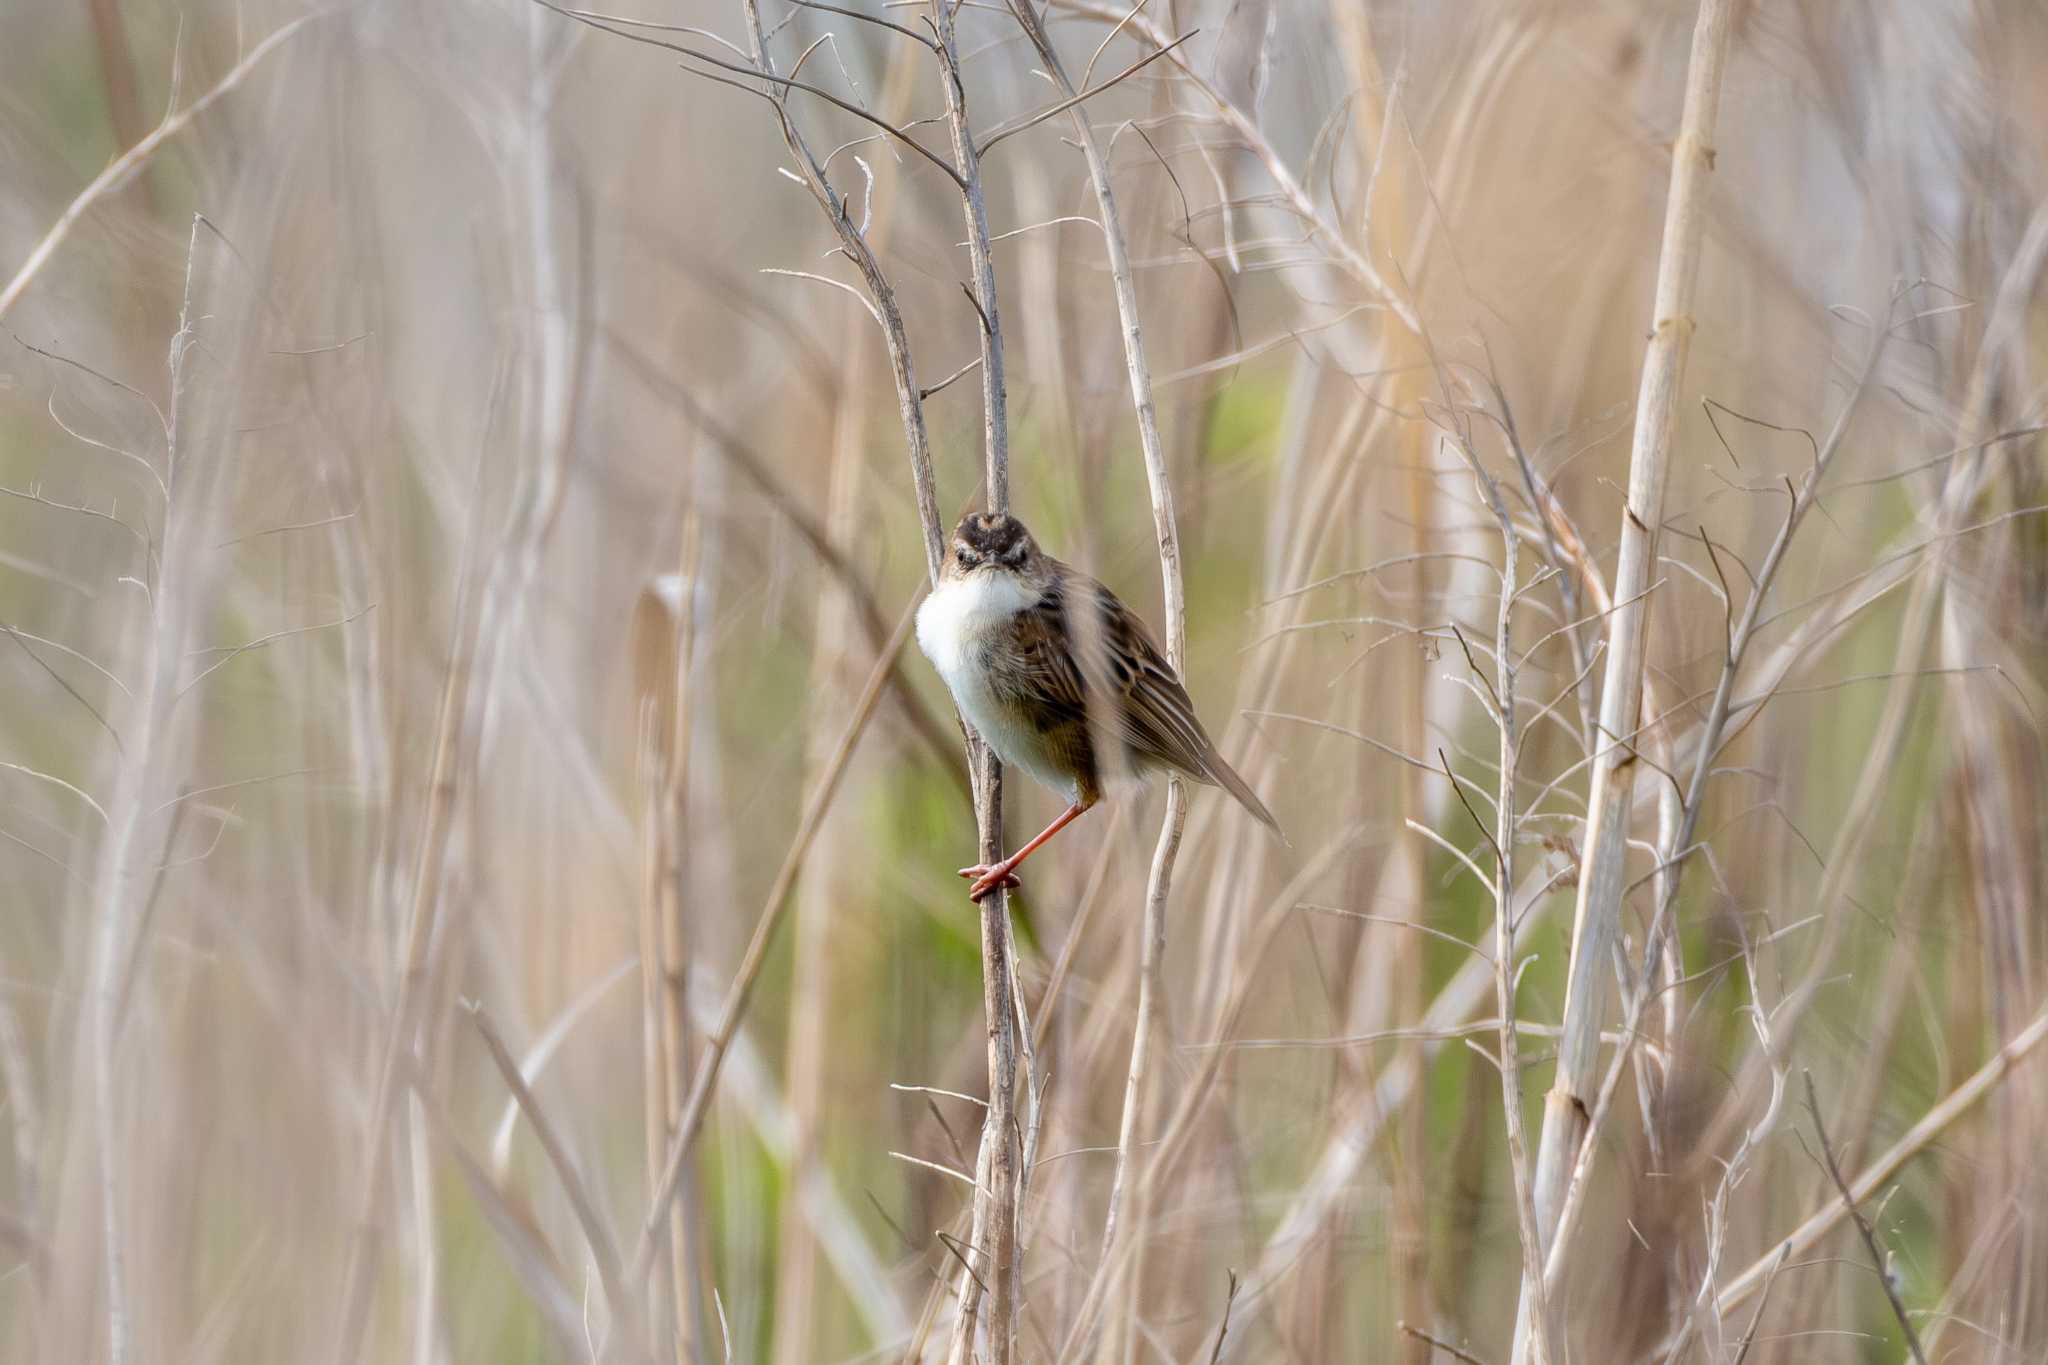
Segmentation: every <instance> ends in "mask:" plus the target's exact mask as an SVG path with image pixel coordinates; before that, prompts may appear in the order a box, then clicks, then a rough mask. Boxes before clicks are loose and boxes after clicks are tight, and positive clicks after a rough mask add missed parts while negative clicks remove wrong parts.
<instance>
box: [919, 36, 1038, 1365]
mask: <svg viewBox="0 0 2048 1365" xmlns="http://www.w3.org/2000/svg"><path fill="white" fill-rule="evenodd" d="M958 14H959V7H958V5H957V3H956V0H931V5H930V16H931V24H932V32H933V35H934V37H935V38H936V41H937V55H938V58H939V66H940V78H941V81H942V83H943V85H944V88H945V96H946V127H947V130H948V132H949V133H950V134H951V136H952V142H953V165H954V169H955V171H956V172H957V173H958V175H959V178H960V204H961V213H962V215H963V216H964V218H965V220H966V226H967V252H968V258H969V260H970V262H971V263H972V266H973V270H974V287H973V290H972V296H973V300H974V306H975V310H976V312H977V313H978V314H979V315H980V316H979V318H978V322H979V324H980V334H981V400H982V445H983V456H984V474H983V479H984V482H985V484H986V487H987V491H988V506H989V510H990V511H992V512H1007V511H1009V510H1010V438H1009V419H1008V414H1007V412H1006V399H1005V397H1004V393H1005V390H1004V378H1003V328H1002V315H1001V311H1000V309H999V308H998V306H997V297H996V272H995V263H994V260H993V258H992V257H991V255H990V252H989V239H988V208H987V205H986V203H985V201H984V198H983V195H982V185H981V163H980V157H979V155H978V154H977V153H976V151H975V146H974V130H973V126H972V124H971V123H970V122H969V120H968V116H967V89H966V86H965V84H964V83H963V80H962V77H961V71H960V49H959V44H958V40H957V35H956V34H955V31H954V20H955V19H956V18H957V17H958ZM967 752H968V764H969V767H970V769H971V770H972V771H973V773H974V774H975V789H974V808H975V810H974V813H975V823H976V826H977V837H978V842H979V846H980V847H979V856H980V861H981V863H982V864H983V865H984V866H987V865H989V864H993V863H996V862H1000V861H1001V860H1002V856H1003V765H1002V761H1001V760H1000V759H998V758H997V757H996V755H995V751H994V750H992V749H990V748H988V746H986V745H985V744H983V743H982V742H981V740H980V739H979V737H977V736H975V735H973V733H972V731H971V730H970V731H969V738H968V744H967ZM1015 969H1016V964H1015V954H1014V950H1013V945H1012V943H1011V939H1010V894H1009V892H1008V891H1006V890H1004V889H1002V888H1000V887H998V888H997V889H996V890H995V891H994V892H992V893H991V894H989V895H987V896H984V897H982V899H981V991H982V1012H983V1017H984V1019H985V1021H986V1023H987V1027H988V1110H987V1113H986V1114H985V1115H984V1117H983V1119H982V1129H981V1141H982V1150H983V1151H984V1152H985V1153H986V1154H987V1158H988V1159H987V1162H986V1166H987V1171H986V1178H985V1179H977V1180H976V1181H975V1187H974V1226H973V1243H972V1247H971V1255H970V1263H969V1266H968V1267H967V1269H968V1271H969V1272H972V1273H968V1274H966V1275H964V1276H963V1279H962V1281H961V1293H960V1310H959V1315H958V1316H957V1317H956V1319H955V1320H954V1330H953V1337H952V1342H951V1348H950V1350H949V1353H948V1354H949V1358H950V1359H951V1360H953V1361H954V1362H955V1365H965V1362H967V1361H968V1360H969V1359H970V1358H971V1357H972V1356H973V1355H974V1351H973V1341H974V1323H975V1315H976V1309H977V1307H978V1303H977V1298H978V1295H979V1293H981V1292H983V1290H984V1287H985V1292H986V1293H987V1295H988V1358H989V1359H990V1360H991V1361H992V1362H994V1365H1009V1360H1010V1354H1011V1346H1012V1338H1013V1337H1014V1335H1015V1331H1016V1302H1015V1293H1016V1287H1017V1278H1016V1275H1015V1273H1014V1270H1015V1261H1016V1251H1017V1198H1016V1192H1017V1188H1018V1174H1017V1162H1018V1156H1017V1141H1016V1135H1015V1129H1016V1089H1017V1035H1016V1018H1015V1009H1014V1007H1013V1005H1012V1000H1013V997H1014V995H1015V988H1014V987H1013V986H1012V984H1011V976H1012V974H1013V973H1014V971H1015ZM977 1164H979V1163H977ZM977 1174H979V1172H978V1173H977Z"/></svg>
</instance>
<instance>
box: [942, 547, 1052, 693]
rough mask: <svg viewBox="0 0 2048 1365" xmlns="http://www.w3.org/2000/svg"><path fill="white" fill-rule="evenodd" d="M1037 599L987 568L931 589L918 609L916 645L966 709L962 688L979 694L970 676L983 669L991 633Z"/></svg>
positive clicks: (1019, 582) (1021, 584) (1012, 580)
mask: <svg viewBox="0 0 2048 1365" xmlns="http://www.w3.org/2000/svg"><path fill="white" fill-rule="evenodd" d="M1035 597H1036V594H1034V593H1032V592H1031V591H1030V590H1029V589H1028V588H1026V587H1025V585H1024V580H1023V579H1021V578H1019V577H1018V576H1017V575H1016V574H1013V573H1003V572H1001V571H1000V570H983V571H982V572H980V573H973V574H969V575H967V576H966V577H965V578H949V579H947V580H946V581H945V582H943V583H941V584H939V586H938V587H936V588H934V589H932V594H931V596H929V597H927V598H925V599H924V605H923V606H921V607H919V608H918V609H917V647H918V648H919V649H922V650H923V651H924V653H925V657H926V658H928V659H930V660H931V661H932V666H933V667H934V668H936V669H938V670H939V676H940V677H942V678H944V679H945V680H946V686H947V687H948V688H949V689H951V691H952V693H953V696H954V699H955V700H957V701H959V702H961V703H962V705H963V706H964V705H965V704H966V702H967V698H966V697H964V696H962V692H963V690H965V691H970V692H972V691H977V690H979V688H978V686H977V683H976V680H975V679H974V678H973V677H972V675H974V674H978V673H979V672H980V671H981V661H980V657H979V656H980V654H981V648H982V645H983V644H984V642H986V640H987V639H988V637H989V634H990V633H991V632H993V631H995V630H998V629H1000V628H1002V627H1003V626H1004V625H1005V624H1006V623H1007V622H1008V621H1009V619H1010V618H1011V617H1012V616H1015V615H1016V614H1017V613H1018V612H1020V611H1023V610H1024V609H1025V608H1026V607H1028V606H1030V605H1031V604H1032V602H1033V601H1034V600H1035ZM970 718H971V717H970Z"/></svg>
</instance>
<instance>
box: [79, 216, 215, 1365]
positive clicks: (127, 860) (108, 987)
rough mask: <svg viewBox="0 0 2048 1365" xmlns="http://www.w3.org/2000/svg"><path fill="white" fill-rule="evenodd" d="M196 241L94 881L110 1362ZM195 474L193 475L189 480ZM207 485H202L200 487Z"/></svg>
mask: <svg viewBox="0 0 2048 1365" xmlns="http://www.w3.org/2000/svg"><path fill="white" fill-rule="evenodd" d="M198 250H199V219H198V217H197V216H196V215H195V216H194V218H193V220H192V232H191V236H190V238H189V239H188V241H187V243H186V247H185V291H184V298H183V302H182V303H181V304H180V306H179V309H178V331H177V334H176V335H175V336H173V337H172V338H171V348H170V361H169V368H170V384H171V402H170V415H169V418H168V419H167V420H166V421H165V423H164V444H165V453H164V465H165V473H164V484H165V487H164V532H163V544H162V558H161V561H160V563H161V565H162V567H160V568H157V569H155V571H154V572H152V566H151V565H150V563H149V556H150V547H149V546H148V545H147V543H145V546H144V554H143V566H142V568H141V570H140V571H139V572H140V573H141V575H142V576H143V578H144V580H145V581H146V582H147V583H148V585H149V586H148V590H147V591H146V592H145V593H144V594H143V607H144V616H143V620H142V638H143V641H144V644H143V658H144V660H145V661H146V662H145V666H144V668H143V670H142V676H141V677H140V678H139V679H138V680H137V681H136V684H135V687H134V691H133V694H132V696H133V700H132V702H131V705H130V712H129V714H130V716H131V717H132V719H131V720H130V722H129V723H128V724H127V725H126V726H125V727H124V729H125V731H126V734H127V739H126V741H125V743H124V744H123V746H122V751H121V754H120V757H119V760H118V767H117V769H116V773H117V776H116V780H115V789H114V793H113V796H112V797H111V799H110V800H109V803H108V804H109V810H108V812H106V813H104V814H103V815H102V819H103V821H104V822H105V826H106V828H105V833H104V836H103V838H102V840H101V843H100V847H99V856H98V858H97V860H96V861H97V863H98V866H97V869H96V871H95V875H94V884H93V936H92V942H93V952H92V1009H91V1015H90V1018H91V1025H90V1033H89V1043H88V1055H89V1060H90V1065H91V1075H92V1115H93V1131H92V1143H93V1149H94V1152H95V1154H96V1156H97V1158H98V1170H97V1175H98V1178H99V1197H100V1237H101V1239H102V1241H103V1243H104V1245H103V1246H102V1248H101V1256H102V1260H103V1268H104V1271H105V1275H106V1313H107V1359H108V1360H109V1361H110V1362H111V1363H112V1365H127V1362H128V1361H129V1360H130V1359H131V1358H132V1357H133V1355H134V1351H135V1320H134V1316H133V1306H132V1304H131V1302H130V1299H129V1292H128V1291H129V1286H128V1259H127V1235H128V1234H127V1223H126V1212H127V1211H126V1195H125V1192H124V1186H125V1182H124V1180H123V1171H122V1152H121V1105H120V1098H121V1092H122V1087H120V1086H119V1085H118V1084H117V1078H116V1075H115V1068H116V1067H117V1065H118V1064H119V1052H120V1035H121V1010H122V1002H123V999H124V994H125V993H124V990H123V986H124V981H125V977H126V975H127V973H126V971H125V970H124V968H125V966H126V964H127V961H128V958H129V956H130V955H131V954H137V955H139V954H140V952H141V946H140V944H135V945H134V946H131V940H132V939H133V938H134V936H135V935H136V934H137V933H138V932H139V929H138V927H137V925H136V924H135V923H134V921H135V920H137V919H139V915H137V914H135V913H133V912H131V909H130V900H131V883H130V874H129V870H130V868H131V867H133V866H134V865H135V863H136V862H137V861H138V857H137V853H136V848H137V844H138V841H139V840H140V839H141V837H142V825H143V823H144V822H145V821H146V820H147V819H148V818H149V815H150V804H151V803H150V801H149V782H150V777H151V775H152V774H151V768H152V761H153V759H154V757H155V754H156V750H157V747H158V746H159V745H160V744H162V743H164V742H165V732H166V731H167V730H168V729H169V727H170V721H171V714H170V713H171V708H172V706H173V705H175V703H176V700H177V696H178V664H179V660H180V657H181V656H180V646H181V645H182V644H183V639H182V629H181V627H182V622H181V621H180V620H179V619H177V617H176V616H174V615H173V614H172V613H173V604H174V603H175V601H176V597H175V595H174V594H173V593H171V592H169V591H167V590H166V587H165V583H164V578H163V576H164V574H165V573H166V572H168V571H169V570H170V568H171V567H172V566H174V565H176V564H177V563H179V562H180V558H181V556H180V552H179V549H178V542H179V541H181V540H183V539H184V538H185V537H184V536H183V535H181V534H180V533H181V531H182V530H183V529H184V523H185V522H186V521H187V519H188V517H187V516H186V515H183V513H186V512H196V511H197V509H196V508H194V507H193V506H192V502H191V499H190V498H189V497H188V498H186V499H180V498H179V497H178V494H179V492H180V491H181V489H182V488H183V487H184V486H185V485H181V484H180V483H179V481H178V455H179V443H180V440H181V438H182V437H183V435H184V396H185V379H186V374H185V357H186V355H187V353H188V352H189V350H190V347H191V344H192V341H193V339H194V337H193V331H192V276H193V272H194V270H195V269H196V257H197V254H198ZM193 482H195V480H192V479H190V478H189V477H188V479H187V481H186V483H187V484H190V483H193ZM203 491H204V490H203V487H202V489H201V492H203Z"/></svg>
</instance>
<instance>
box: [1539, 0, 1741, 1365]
mask: <svg viewBox="0 0 2048 1365" xmlns="http://www.w3.org/2000/svg"><path fill="white" fill-rule="evenodd" d="M1732 9H1733V6H1732V5H1731V4H1730V3H1729V0H1701V4H1700V8H1699V17H1698V21H1697V23H1696V25H1695V27H1694V30H1693V41H1692V56H1691V60H1690V62H1689V64H1688V68H1687V73H1686V86H1685V111H1684V114H1683V116H1682V118H1681V121H1680V125H1679V133H1678V140H1677V143H1676V145H1675V146H1674V147H1673V150H1672V158H1671V186H1670V192H1669V196H1668V198H1667V200H1666V203H1665V216H1664V242H1663V248H1662V251H1661V254H1660V256H1659V260H1658V267H1657V295H1656V306H1655V311H1654V314H1653V322H1652V330H1651V336H1650V343H1649V348H1648V350H1647V352H1646V353H1645V355H1644V358H1643V376H1642V385H1641V389H1640V391H1639V393H1638V395H1637V399H1636V426H1635V441H1634V446H1633V448H1632V449H1631V451H1630V454H1629V481H1628V500H1627V503H1626V505H1625V507H1624V509H1623V513H1622V524H1621V551H1620V556H1619V561H1618V563H1617V565H1616V567H1615V573H1614V580H1613V601H1614V602H1615V604H1616V605H1615V608H1614V610H1613V612H1612V613H1611V614H1610V615H1609V617H1608V652H1607V662H1606V669H1605V675H1604V677H1603V679H1602V684H1601V692H1600V722H1599V735H1598V736H1597V738H1598V740H1599V741H1600V742H1601V743H1602V744H1604V745H1605V746H1606V747H1605V748H1604V749H1602V750H1601V751H1600V753H1599V755H1598V757H1597V759H1596V761H1595V762H1594V765H1593V783H1592V793H1591V796H1590V798H1589V800H1588V811H1589V814H1588V822H1587V827H1586V838H1585V852H1584V858H1583V861H1582V863H1581V871H1580V877H1579V898H1578V908H1577V912H1576V915H1575V917H1574V920H1573V925H1572V958H1571V965H1570V970H1569V975H1568V976H1567V978H1566V986H1565V1007H1564V1036H1563V1038H1562V1039H1560V1041H1559V1044H1558V1060H1557V1073H1556V1080H1555V1082H1554V1083H1553V1085H1552V1087H1551V1091H1550V1094H1549V1096H1548V1097H1547V1099H1546V1101H1545V1104H1544V1114H1543V1136H1542V1139H1541V1142H1540V1144H1539V1147H1538V1150H1537V1158H1536V1190H1535V1195H1536V1214H1537V1222H1538V1227H1539V1231H1540V1233H1541V1235H1542V1236H1543V1238H1544V1239H1545V1245H1546V1246H1547V1244H1548V1239H1549V1236H1550V1233H1551V1230H1552V1229H1553V1228H1555V1226H1556V1224H1557V1216H1558V1212H1559V1207H1560V1204H1561V1202H1562V1199H1563V1195H1564V1190H1565V1184H1566V1180H1567V1177H1568V1176H1569V1174H1570V1172H1571V1169H1572V1166H1573V1164H1574V1163H1575V1162H1576V1161H1577V1160H1578V1155H1579V1148H1580V1146H1581V1144H1583V1143H1584V1142H1585V1140H1586V1135H1587V1129H1588V1125H1589V1121H1590V1119H1591V1116H1592V1107H1593V1104H1594V1100H1595V1092H1596V1089H1597V1087H1598V1085H1599V1047H1600V1029H1601V1025H1602V1023H1603V1022H1604V1021H1603V1018H1602V1016H1603V1015H1604V1014H1605V1007H1606V1000H1607V974H1608V971H1609V964H1610V962H1611V960H1612V957H1613V949H1614V944H1615V942H1616V941H1617V939H1618V937H1619V935H1620V931H1621V901H1622V893H1623V890H1624V888H1625V886H1626V877H1625V863H1626V855H1627V851H1628V824H1629V820H1628V815H1629V805H1630V795H1631V792H1632V789H1633V788H1634V786H1635V778H1636V776H1637V773H1638V771H1639V768H1638V765H1637V763H1636V749H1635V735H1636V729H1637V722H1638V719H1639V717H1640V715H1641V710H1642V693H1643V665H1644V660H1645V640H1646V636H1647V634H1648V628H1649V620H1650V615H1649V603H1648V601H1647V600H1645V594H1646V593H1647V591H1648V589H1649V586H1650V578H1651V575H1652V574H1653V573H1654V571H1655V569H1656V565H1657V528H1658V524H1659V523H1660V522H1661V520H1662V519H1663V515H1664V486H1665V483H1666V480H1667V478H1668V475H1669V472H1670V467H1671V452H1672V445H1673V438H1674V434H1675V431H1676V428H1677V412H1678V395H1679V390H1680V386H1681V385H1682V383H1683V381H1684V377H1685V362H1686V356H1687V354H1688V352H1689V351H1690V349H1691V344H1692V333H1693V328H1694V325H1695V323H1694V319H1693V316H1692V308H1693V295H1694V288H1695V285H1696V283H1697V281H1698V278H1699V261H1700V251H1701V248H1702V245H1703V243H1704V241H1705V236H1706V202H1707V186H1708V172H1709V171H1710V170H1712V168H1713V163H1714V150H1713V136H1714V125H1715V121H1716V116H1717V114H1718V112H1719V109H1720V102H1721V73H1722V68H1723V67H1724V65H1725V64H1726V61H1727V55H1728V30H1729V25H1730V19H1731V13H1732ZM1527 1279H1528V1277H1527V1276H1525V1283H1524V1285H1523V1294H1522V1300H1523V1302H1522V1308H1521V1312H1520V1315H1519V1320H1518V1326H1517V1329H1516V1332H1515V1349H1514V1361H1515V1365H1523V1362H1526V1361H1527V1360H1529V1358H1530V1356H1529V1347H1530V1336H1531V1334H1530V1332H1529V1330H1528V1329H1529V1325H1530V1319H1531V1315H1532V1309H1533V1305H1532V1303H1531V1299H1532V1297H1533V1296H1534V1294H1535V1293H1536V1292H1538V1291H1539V1290H1540V1286H1539V1285H1534V1284H1531V1283H1528V1282H1527Z"/></svg>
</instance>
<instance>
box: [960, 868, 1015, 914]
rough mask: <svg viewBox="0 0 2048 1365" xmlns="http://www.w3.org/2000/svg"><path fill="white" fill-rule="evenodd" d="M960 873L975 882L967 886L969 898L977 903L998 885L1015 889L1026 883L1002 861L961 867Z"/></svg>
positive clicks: (1011, 889) (1006, 888)
mask: <svg viewBox="0 0 2048 1365" xmlns="http://www.w3.org/2000/svg"><path fill="white" fill-rule="evenodd" d="M960 875H961V876H963V877H965V878H967V879H968V880H969V881H971V882H973V883H974V885H973V886H970V887H968V888H967V899H969V900H971V901H973V902H975V903H976V904H977V905H978V904H980V903H981V898H982V897H983V896H986V895H987V894H988V893H989V892H991V891H993V890H995V889H996V888H997V887H998V886H1000V887H1002V888H1003V889H1004V890H1006V891H1015V890H1016V889H1017V888H1018V887H1020V886H1022V885H1023V884H1024V883H1022V882H1020V881H1018V880H1017V878H1016V877H1015V875H1013V874H1012V873H1011V872H1010V870H1009V868H1007V867H1006V866H1004V865H1003V864H1002V863H997V864H995V865H994V866H990V865H988V864H986V863H976V864H975V865H974V866H973V867H963V868H961V869H960Z"/></svg>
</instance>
